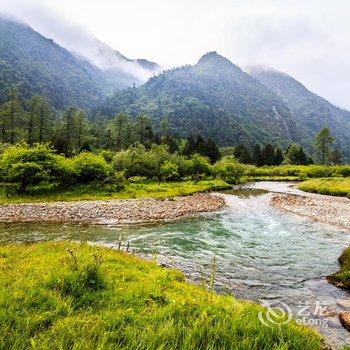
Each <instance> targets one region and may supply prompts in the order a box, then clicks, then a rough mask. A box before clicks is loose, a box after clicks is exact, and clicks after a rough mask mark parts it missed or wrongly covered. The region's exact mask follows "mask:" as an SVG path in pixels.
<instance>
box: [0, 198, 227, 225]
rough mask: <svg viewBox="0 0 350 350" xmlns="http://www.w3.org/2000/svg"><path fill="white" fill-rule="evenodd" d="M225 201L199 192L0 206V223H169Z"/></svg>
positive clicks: (210, 209)
mask: <svg viewBox="0 0 350 350" xmlns="http://www.w3.org/2000/svg"><path fill="white" fill-rule="evenodd" d="M224 205H225V200H224V199H223V198H222V197H221V196H218V195H214V194H208V193H201V194H195V195H192V196H186V197H175V198H167V199H163V200H161V199H130V200H103V201H102V200H98V201H80V202H52V203H24V204H6V205H0V221H6V222H37V221H52V222H88V223H94V224H116V225H118V224H120V225H132V224H142V223H152V222H158V221H171V220H176V219H180V218H186V217H189V216H192V215H194V214H197V213H203V212H212V211H216V210H218V209H221V208H222V207H223V206H224Z"/></svg>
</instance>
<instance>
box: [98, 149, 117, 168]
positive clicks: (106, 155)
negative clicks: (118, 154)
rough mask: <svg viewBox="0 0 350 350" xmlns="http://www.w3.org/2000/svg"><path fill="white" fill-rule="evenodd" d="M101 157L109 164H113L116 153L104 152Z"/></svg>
mask: <svg viewBox="0 0 350 350" xmlns="http://www.w3.org/2000/svg"><path fill="white" fill-rule="evenodd" d="M99 155H100V156H101V157H102V158H103V159H104V160H105V161H106V162H107V163H108V164H110V163H112V161H113V158H114V156H115V153H114V152H113V151H111V150H106V149H104V150H102V151H101V152H100V153H99Z"/></svg>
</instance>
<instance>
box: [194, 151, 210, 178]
mask: <svg viewBox="0 0 350 350" xmlns="http://www.w3.org/2000/svg"><path fill="white" fill-rule="evenodd" d="M190 167H191V168H190V169H191V174H193V175H194V176H195V177H197V178H198V177H204V176H206V175H209V174H210V173H211V167H210V163H209V161H208V158H206V157H203V156H200V155H199V154H194V155H193V156H192V157H191V163H190Z"/></svg>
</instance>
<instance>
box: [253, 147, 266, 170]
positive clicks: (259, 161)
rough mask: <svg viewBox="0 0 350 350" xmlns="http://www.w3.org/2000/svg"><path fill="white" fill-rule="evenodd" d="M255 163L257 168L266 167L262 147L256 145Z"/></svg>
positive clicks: (254, 152) (254, 151)
mask: <svg viewBox="0 0 350 350" xmlns="http://www.w3.org/2000/svg"><path fill="white" fill-rule="evenodd" d="M253 162H254V164H255V165H256V166H262V165H264V160H263V158H262V153H261V147H260V145H255V146H254V148H253Z"/></svg>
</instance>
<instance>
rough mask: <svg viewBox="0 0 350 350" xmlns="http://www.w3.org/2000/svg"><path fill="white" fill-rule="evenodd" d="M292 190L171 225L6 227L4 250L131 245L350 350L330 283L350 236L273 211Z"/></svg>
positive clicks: (345, 297) (345, 303)
mask: <svg viewBox="0 0 350 350" xmlns="http://www.w3.org/2000/svg"><path fill="white" fill-rule="evenodd" d="M288 186H289V184H278V183H263V184H258V185H256V184H253V185H252V186H251V187H253V188H251V189H244V190H242V191H236V190H233V191H226V192H225V193H222V195H223V196H224V197H225V199H226V202H227V206H226V207H225V209H224V210H222V211H220V212H217V213H211V214H203V215H200V216H199V217H196V218H194V219H190V220H184V221H181V222H176V223H169V224H158V225H149V226H147V225H145V226H140V227H129V228H121V227H113V226H109V225H99V226H92V225H82V224H80V225H78V224H75V225H67V224H43V223H40V224H39V223H25V224H23V223H22V224H19V223H1V224H0V243H1V244H5V243H29V242H34V241H43V240H54V239H55V240H57V239H60V240H61V239H69V240H79V241H87V242H91V243H96V244H103V245H107V246H111V247H116V246H117V245H118V240H119V237H121V238H122V242H123V245H124V247H125V245H126V242H129V245H130V249H131V250H132V251H133V252H136V253H138V254H141V255H143V256H147V257H154V258H157V259H158V260H159V261H161V262H163V263H165V264H167V265H171V266H175V267H177V268H180V269H182V270H183V271H184V272H185V274H186V275H187V276H188V277H189V279H191V280H194V281H196V282H201V281H204V280H206V279H208V278H209V277H208V276H209V275H210V274H211V273H212V272H213V271H214V270H215V287H216V289H217V290H219V291H221V292H225V293H232V294H234V295H235V296H237V297H238V298H243V299H250V300H254V301H257V302H260V303H262V304H265V305H271V306H279V307H281V308H282V309H283V310H284V311H285V312H288V313H290V314H291V315H293V317H294V318H295V319H298V320H299V321H298V322H301V323H303V324H307V325H314V326H316V327H317V328H318V329H319V331H320V332H321V333H322V334H323V335H324V336H325V337H326V339H327V343H328V344H329V345H331V346H332V347H333V348H335V349H337V348H340V347H341V346H342V345H344V344H349V345H350V333H348V332H347V331H346V330H345V329H344V328H343V327H342V326H341V325H340V323H339V321H338V316H337V313H338V312H339V311H340V310H344V309H345V310H350V294H349V293H348V292H346V291H343V290H341V289H338V288H336V287H334V286H332V285H330V284H328V283H327V281H326V278H325V276H327V275H329V274H331V273H332V272H335V271H336V270H337V269H338V267H339V266H338V263H337V258H338V257H339V255H340V254H341V252H342V250H343V249H344V248H345V247H347V246H348V245H349V241H350V233H349V232H344V231H341V230H337V229H335V228H332V227H328V226H326V225H322V224H317V223H313V222H309V221H308V220H307V219H305V218H301V217H299V216H296V215H294V214H287V213H282V212H280V211H279V210H278V209H275V208H273V207H271V206H270V205H269V200H270V198H271V196H272V195H273V194H272V192H271V191H277V192H288V191H290V189H289V187H288ZM257 188H260V189H257ZM266 190H268V191H266ZM214 257H215V258H214ZM214 262H215V263H214ZM214 265H215V268H214V267H213V266H214ZM267 316H268V315H264V320H263V321H265V322H268V317H267ZM266 320H267V321H266Z"/></svg>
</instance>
